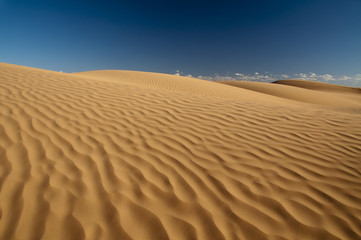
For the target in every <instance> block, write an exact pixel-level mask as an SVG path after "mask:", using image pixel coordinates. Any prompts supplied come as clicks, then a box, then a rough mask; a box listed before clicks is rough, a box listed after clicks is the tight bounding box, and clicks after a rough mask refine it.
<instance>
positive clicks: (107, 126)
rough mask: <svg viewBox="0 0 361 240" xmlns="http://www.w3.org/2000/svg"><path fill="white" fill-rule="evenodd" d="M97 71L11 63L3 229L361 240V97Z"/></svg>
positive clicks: (1, 110)
mask: <svg viewBox="0 0 361 240" xmlns="http://www.w3.org/2000/svg"><path fill="white" fill-rule="evenodd" d="M119 73H124V72H123V71H120V72H119ZM85 75H86V74H81V73H80V74H64V73H56V72H51V71H45V70H39V69H33V68H27V67H21V66H15V65H9V64H0V239H9V240H10V239H140V240H143V239H360V238H361V205H360V202H361V120H360V119H361V114H360V113H359V112H360V109H359V108H358V105H357V104H356V105H352V109H353V110H352V109H351V108H347V109H348V110H347V111H344V109H345V108H346V107H345V106H344V107H338V108H333V107H330V105H328V106H324V105H320V104H307V103H305V101H301V100H300V101H301V102H299V101H296V99H292V100H290V99H287V98H284V97H280V96H279V95H280V94H281V93H282V92H284V91H285V90H283V89H284V88H283V87H287V86H281V85H279V87H280V89H279V91H280V93H278V94H277V91H276V89H266V90H264V91H263V92H262V91H258V90H257V91H255V90H254V89H251V90H250V89H241V88H237V87H233V86H226V85H222V84H219V83H208V82H206V81H201V80H196V79H194V81H195V82H194V86H193V82H192V81H193V79H188V78H182V77H176V76H170V75H161V74H151V73H137V72H127V76H123V75H122V74H120V75H119V77H115V78H113V77H112V78H108V77H106V76H105V75H104V74H103V73H100V72H93V73H92V74H90V75H88V76H85ZM140 75H141V77H140ZM179 82H181V83H179ZM167 84H169V85H167ZM275 86H278V85H277V84H275ZM202 88H204V92H202ZM217 89H218V90H217ZM292 89H300V90H301V91H302V88H299V87H293V88H292ZM271 90H272V92H273V93H272V94H271V93H270V91H271ZM267 91H268V93H267ZM292 91H295V92H294V93H295V94H297V90H292ZM237 93H239V95H237ZM228 94H229V95H228ZM281 95H282V94H281ZM300 95H302V94H300ZM350 104H351V103H350Z"/></svg>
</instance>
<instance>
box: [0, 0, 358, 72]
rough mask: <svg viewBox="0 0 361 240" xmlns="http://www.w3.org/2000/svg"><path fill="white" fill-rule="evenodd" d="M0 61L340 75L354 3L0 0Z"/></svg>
mask: <svg viewBox="0 0 361 240" xmlns="http://www.w3.org/2000/svg"><path fill="white" fill-rule="evenodd" d="M0 62H7V63H13V64H19V65H26V66H32V67H38V68H45V69H49V70H56V71H60V70H63V71H65V72H77V71H85V70H95V69H129V70H140V71H152V72H164V73H174V72H175V71H176V70H177V69H179V70H181V71H182V72H184V73H186V74H192V75H194V76H198V75H208V76H209V75H212V74H214V73H219V74H221V75H226V74H229V73H230V74H234V73H244V74H249V73H254V72H261V73H264V72H271V73H279V74H295V73H310V72H313V73H316V74H326V73H327V74H332V75H335V76H341V75H348V76H349V75H354V74H358V73H361V0H297V1H296V0H259V1H257V0H247V1H243V0H240V1H226V0H224V1H196V0H194V1H188V0H183V1H171V0H168V1H157V0H155V1H150V0H149V1H141V0H130V1H121V0H120V1H111V0H99V1H94V0H84V1H79V0H61V1H60V0H59V1H54V0H53V1H52V0H38V1H36V0H0Z"/></svg>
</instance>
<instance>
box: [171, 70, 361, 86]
mask: <svg viewBox="0 0 361 240" xmlns="http://www.w3.org/2000/svg"><path fill="white" fill-rule="evenodd" d="M175 75H177V76H187V77H195V76H192V75H190V74H189V75H185V74H183V72H181V71H179V70H177V71H176V73H175ZM195 78H198V79H203V80H207V81H257V82H273V81H276V80H280V79H302V80H311V81H319V82H333V83H335V84H343V85H349V86H356V87H361V73H360V74H354V75H348V76H347V75H344V76H341V77H336V76H333V75H332V74H329V73H325V74H317V73H314V72H310V73H295V74H272V73H269V72H265V73H259V72H255V73H253V74H246V73H234V75H229V74H228V73H227V74H226V75H221V74H218V73H215V74H213V75H210V76H197V77H195Z"/></svg>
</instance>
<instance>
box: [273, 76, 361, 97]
mask: <svg viewBox="0 0 361 240" xmlns="http://www.w3.org/2000/svg"><path fill="white" fill-rule="evenodd" d="M273 83H276V84H282V85H288V86H294V87H300V88H305V89H312V90H319V91H328V92H341V93H359V94H360V93H361V89H360V88H355V87H345V86H339V85H335V84H330V83H323V82H314V81H307V80H296V79H288V80H278V81H274V82H273Z"/></svg>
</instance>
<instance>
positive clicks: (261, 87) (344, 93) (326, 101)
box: [218, 80, 361, 110]
mask: <svg viewBox="0 0 361 240" xmlns="http://www.w3.org/2000/svg"><path fill="white" fill-rule="evenodd" d="M218 83H222V84H225V85H230V86H234V87H239V88H241V89H248V90H252V91H254V92H258V93H264V94H266V95H268V96H269V95H272V96H275V97H280V98H285V99H289V100H294V101H298V102H304V103H311V104H318V105H326V106H332V107H343V108H346V109H354V110H357V109H360V107H361V89H358V88H349V87H343V86H337V85H332V84H326V83H318V82H311V81H304V80H299V81H298V80H280V81H277V82H275V83H265V82H249V81H219V82H218Z"/></svg>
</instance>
